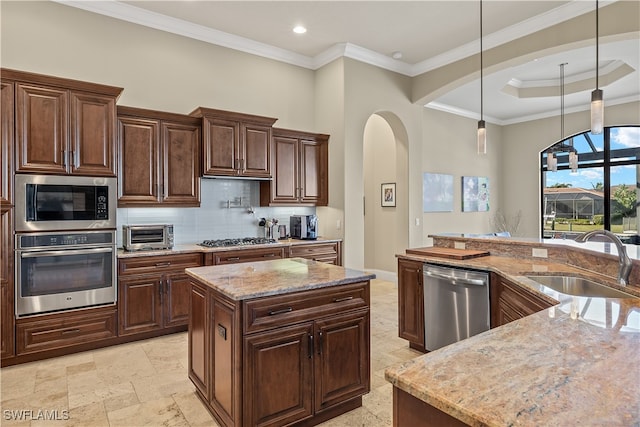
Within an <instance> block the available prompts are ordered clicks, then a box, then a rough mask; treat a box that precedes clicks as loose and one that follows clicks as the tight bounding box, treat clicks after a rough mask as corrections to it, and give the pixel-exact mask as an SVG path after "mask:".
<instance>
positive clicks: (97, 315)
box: [16, 306, 117, 355]
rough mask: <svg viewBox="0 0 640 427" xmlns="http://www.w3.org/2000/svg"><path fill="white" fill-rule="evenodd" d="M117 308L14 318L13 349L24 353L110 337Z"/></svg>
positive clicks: (113, 331) (115, 322)
mask: <svg viewBox="0 0 640 427" xmlns="http://www.w3.org/2000/svg"><path fill="white" fill-rule="evenodd" d="M116 325H117V316H116V307H114V306H110V307H99V308H91V309H86V310H73V311H69V312H61V313H55V314H49V315H44V316H35V317H30V318H25V319H18V320H17V321H16V352H17V353H18V354H19V355H24V354H28V353H33V352H39V351H43V350H54V349H61V348H64V347H71V346H77V345H79V344H84V343H90V342H92V341H100V340H104V339H107V338H113V337H116V335H117V327H116Z"/></svg>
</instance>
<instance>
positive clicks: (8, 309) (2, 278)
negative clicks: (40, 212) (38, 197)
mask: <svg viewBox="0 0 640 427" xmlns="http://www.w3.org/2000/svg"><path fill="white" fill-rule="evenodd" d="M12 215H13V209H8V210H2V211H1V216H0V239H1V240H0V245H2V252H1V253H2V256H1V257H0V291H1V294H0V315H1V316H0V321H1V322H2V325H0V338H1V340H0V341H1V342H2V345H1V349H0V356H1V357H2V358H3V359H4V358H6V357H11V356H13V355H14V354H15V318H14V308H13V307H14V300H13V298H14V292H15V288H14V283H13V262H14V261H13V259H14V258H13V232H12V230H13V216H12Z"/></svg>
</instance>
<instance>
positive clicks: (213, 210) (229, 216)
mask: <svg viewBox="0 0 640 427" xmlns="http://www.w3.org/2000/svg"><path fill="white" fill-rule="evenodd" d="M200 192H201V197H200V198H201V203H200V207H199V208H177V207H171V208H119V209H118V210H117V221H118V232H117V236H118V238H117V243H118V247H121V246H122V226H123V225H141V224H173V225H174V239H175V244H177V245H180V244H191V243H199V242H201V241H203V240H208V239H212V240H213V239H227V238H238V237H264V229H263V227H261V226H259V225H258V221H259V220H260V218H275V219H277V220H278V222H279V224H285V225H286V226H287V233H289V216H291V215H309V214H314V213H316V208H315V207H277V208H276V207H261V206H259V205H260V183H259V182H258V181H248V180H240V179H208V178H203V179H201V188H200ZM240 200H241V201H242V207H233V206H234V205H238V204H239V202H240ZM228 202H231V206H232V207H230V208H228V207H227V206H228ZM251 210H253V213H251V212H250V211H251Z"/></svg>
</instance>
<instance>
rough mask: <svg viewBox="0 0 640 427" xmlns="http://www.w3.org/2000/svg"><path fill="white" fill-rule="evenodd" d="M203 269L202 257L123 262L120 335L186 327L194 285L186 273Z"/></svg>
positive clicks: (146, 258)
mask: <svg viewBox="0 0 640 427" xmlns="http://www.w3.org/2000/svg"><path fill="white" fill-rule="evenodd" d="M200 265H202V255H201V254H199V253H193V254H177V255H164V256H149V257H136V258H121V259H119V260H118V270H119V277H118V313H119V320H120V322H119V334H120V335H121V336H122V335H130V334H138V333H144V332H151V331H161V330H163V329H167V328H172V327H184V326H186V325H187V324H188V321H189V303H190V286H191V285H190V280H189V278H188V276H187V275H186V274H185V273H184V269H185V268H188V267H198V266H200Z"/></svg>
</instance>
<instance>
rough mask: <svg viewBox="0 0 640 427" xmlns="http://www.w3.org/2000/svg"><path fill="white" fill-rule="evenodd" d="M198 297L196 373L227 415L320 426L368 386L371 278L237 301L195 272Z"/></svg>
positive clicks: (243, 420)
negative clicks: (201, 279) (216, 289)
mask: <svg viewBox="0 0 640 427" xmlns="http://www.w3.org/2000/svg"><path fill="white" fill-rule="evenodd" d="M205 294H206V295H208V298H207V297H205ZM190 299H191V315H190V321H189V322H190V323H189V325H190V327H189V378H191V380H192V381H193V383H194V384H195V385H196V389H197V393H198V395H199V397H200V399H201V400H202V401H203V402H204V403H205V404H206V406H207V407H208V409H209V410H210V412H211V413H212V414H213V415H214V417H215V418H216V420H217V421H218V423H219V424H221V425H223V426H258V425H259V426H282V425H289V424H294V423H296V425H298V424H297V423H300V425H315V424H317V423H318V422H320V421H323V420H326V419H329V418H331V417H333V416H336V415H338V414H340V413H342V412H345V411H346V410H350V409H353V408H356V407H358V406H360V405H361V401H362V400H361V399H362V395H363V394H365V393H367V392H368V391H369V389H370V362H369V357H370V356H369V355H370V333H369V330H370V326H369V324H370V321H369V282H365V283H355V284H349V285H342V286H332V287H329V288H324V289H318V290H312V291H306V292H296V293H293V294H287V295H278V296H273V297H264V298H256V299H251V300H246V301H233V300H231V299H229V298H228V297H226V296H224V295H222V294H220V293H219V292H217V291H215V290H213V289H211V288H209V287H207V286H206V285H204V284H201V283H199V282H198V281H196V280H194V281H192V287H191V298H190Z"/></svg>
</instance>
